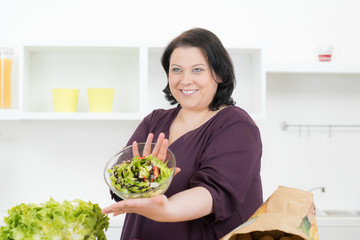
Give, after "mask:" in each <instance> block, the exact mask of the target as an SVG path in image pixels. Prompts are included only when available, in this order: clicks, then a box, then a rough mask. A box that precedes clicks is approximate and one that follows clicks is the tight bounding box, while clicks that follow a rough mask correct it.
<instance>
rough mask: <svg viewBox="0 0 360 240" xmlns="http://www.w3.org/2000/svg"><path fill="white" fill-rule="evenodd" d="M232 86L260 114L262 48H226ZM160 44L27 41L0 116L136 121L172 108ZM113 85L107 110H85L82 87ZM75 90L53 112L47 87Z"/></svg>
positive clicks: (253, 112) (244, 104) (250, 109)
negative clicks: (73, 98)
mask: <svg viewBox="0 0 360 240" xmlns="http://www.w3.org/2000/svg"><path fill="white" fill-rule="evenodd" d="M228 50H229V53H230V55H231V57H232V59H233V61H234V66H235V74H236V78H237V88H236V89H235V91H234V94H233V96H234V98H235V100H236V101H237V102H238V103H239V104H238V105H239V106H241V107H243V108H244V109H246V110H247V111H248V112H249V113H250V114H251V115H252V116H253V117H254V119H259V118H262V117H263V116H264V112H265V72H264V70H263V64H262V50H261V48H248V47H245V48H244V47H233V46H232V47H231V48H228ZM162 51H163V46H162V45H146V44H143V43H140V44H120V45H107V44H104V45H98V44H97V45H89V44H85V45H71V44H61V43H60V44H41V43H37V44H27V45H23V46H21V49H19V51H18V52H19V69H18V70H19V74H18V75H19V79H18V84H17V85H18V86H17V89H14V91H16V94H14V95H15V96H18V99H17V102H18V104H17V105H15V106H14V107H13V108H12V109H2V110H0V120H139V119H142V118H143V117H144V116H145V115H146V114H148V113H149V112H150V111H152V110H153V109H156V108H170V107H172V106H171V105H170V104H169V103H168V102H167V101H166V100H165V99H164V95H163V94H162V89H163V88H164V87H165V86H166V82H167V78H166V74H165V72H164V70H163V69H162V66H161V63H160V58H161V54H162ZM101 87H110V88H115V97H114V104H113V112H112V113H90V112H89V107H88V100H87V88H101ZM52 88H78V89H80V93H79V100H78V105H77V112H76V113H56V112H54V107H53V101H52V95H51V89H52Z"/></svg>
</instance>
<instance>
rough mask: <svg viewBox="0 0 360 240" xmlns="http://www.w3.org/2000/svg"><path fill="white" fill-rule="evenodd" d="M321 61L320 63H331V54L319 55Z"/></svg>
mask: <svg viewBox="0 0 360 240" xmlns="http://www.w3.org/2000/svg"><path fill="white" fill-rule="evenodd" d="M319 61H320V62H330V61H331V54H319Z"/></svg>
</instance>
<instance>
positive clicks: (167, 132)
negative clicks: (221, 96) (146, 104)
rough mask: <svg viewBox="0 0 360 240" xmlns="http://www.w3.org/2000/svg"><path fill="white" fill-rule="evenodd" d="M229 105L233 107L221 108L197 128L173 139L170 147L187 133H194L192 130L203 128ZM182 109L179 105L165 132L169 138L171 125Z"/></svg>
mask: <svg viewBox="0 0 360 240" xmlns="http://www.w3.org/2000/svg"><path fill="white" fill-rule="evenodd" d="M229 107H231V106H227V107H225V108H223V109H221V110H220V111H218V112H217V113H216V114H215V115H214V116H212V117H211V118H209V119H208V120H207V121H206V122H204V123H203V124H201V125H200V126H199V127H197V128H195V129H193V130H190V131H188V132H186V133H184V134H183V135H181V136H180V137H178V138H177V139H176V140H175V141H173V142H172V143H171V144H169V147H171V146H173V145H174V144H175V143H177V142H179V141H180V140H181V139H183V138H184V137H185V136H186V135H188V134H190V133H192V132H194V131H197V130H199V129H201V128H202V127H204V126H205V125H206V124H207V123H208V122H209V121H211V120H212V119H214V118H215V117H216V116H218V115H219V114H220V113H221V112H222V111H223V110H225V109H227V108H229ZM180 109H181V107H178V108H177V109H176V111H175V112H174V116H173V118H172V120H171V121H169V122H170V123H169V125H168V127H167V129H166V131H165V132H164V133H165V138H167V139H169V137H170V127H171V125H172V124H173V122H174V120H175V118H176V116H177V115H178V114H179V111H180Z"/></svg>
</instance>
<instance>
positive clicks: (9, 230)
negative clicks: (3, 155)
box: [0, 198, 109, 240]
mask: <svg viewBox="0 0 360 240" xmlns="http://www.w3.org/2000/svg"><path fill="white" fill-rule="evenodd" d="M8 214H9V216H7V217H5V218H4V221H5V224H6V226H3V227H1V228H0V240H18V239H22V240H23V239H26V240H35V239H36V240H77V239H78V240H80V239H81V240H84V239H86V240H95V239H97V240H103V239H106V236H105V232H104V231H106V230H107V229H108V227H109V217H108V216H106V215H104V214H102V213H101V208H100V207H99V205H98V204H93V203H91V202H84V201H82V200H79V199H77V200H74V201H72V202H70V201H64V202H62V203H60V202H57V201H55V200H54V199H52V198H50V200H49V201H48V202H46V203H41V204H40V205H37V204H24V203H22V204H20V205H17V206H15V207H13V208H11V209H10V210H9V211H8Z"/></svg>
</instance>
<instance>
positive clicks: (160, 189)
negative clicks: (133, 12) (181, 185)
mask: <svg viewBox="0 0 360 240" xmlns="http://www.w3.org/2000/svg"><path fill="white" fill-rule="evenodd" d="M144 146H145V143H138V149H139V153H140V155H142V152H143V149H144ZM154 146H155V143H153V144H152V145H151V151H152V149H153V148H154ZM132 158H133V148H132V146H128V147H126V148H124V149H123V150H121V151H120V152H119V153H117V154H115V155H114V156H112V157H111V158H110V159H109V161H108V162H107V163H106V165H105V168H104V178H105V182H106V184H107V185H108V186H109V188H110V189H111V191H113V192H114V193H115V194H116V195H117V196H119V197H121V198H122V199H133V198H149V197H154V196H156V195H159V194H163V193H165V192H166V190H167V189H168V188H169V186H170V183H171V181H172V179H173V177H174V172H175V166H176V160H175V156H174V154H173V153H172V152H171V151H170V149H168V150H167V153H166V158H165V160H164V162H165V163H166V166H167V167H168V168H170V169H171V174H170V176H169V177H168V178H167V179H166V180H165V181H164V182H163V183H162V184H160V185H159V186H157V187H154V188H151V189H149V190H147V191H145V192H139V193H126V192H122V191H119V190H117V189H116V188H115V187H114V186H112V184H111V179H110V177H111V175H112V174H111V173H109V172H108V170H109V169H111V168H113V166H115V165H119V164H120V163H122V162H123V161H132ZM160 174H161V173H160Z"/></svg>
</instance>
